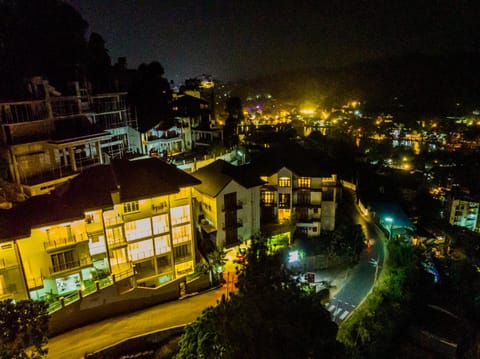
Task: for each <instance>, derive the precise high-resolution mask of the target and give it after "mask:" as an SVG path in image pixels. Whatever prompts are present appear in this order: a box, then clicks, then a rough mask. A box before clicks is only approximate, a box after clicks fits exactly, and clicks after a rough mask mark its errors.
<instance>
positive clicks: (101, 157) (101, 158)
mask: <svg viewBox="0 0 480 359" xmlns="http://www.w3.org/2000/svg"><path fill="white" fill-rule="evenodd" d="M95 146H96V147H97V156H98V158H99V159H100V164H101V165H103V153H102V146H100V141H99V142H95Z"/></svg>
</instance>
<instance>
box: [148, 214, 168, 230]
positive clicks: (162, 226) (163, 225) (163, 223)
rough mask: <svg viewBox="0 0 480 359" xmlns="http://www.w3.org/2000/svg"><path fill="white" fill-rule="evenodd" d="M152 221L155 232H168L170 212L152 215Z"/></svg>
mask: <svg viewBox="0 0 480 359" xmlns="http://www.w3.org/2000/svg"><path fill="white" fill-rule="evenodd" d="M152 221H153V234H160V233H165V232H168V227H169V226H168V214H161V215H159V216H155V217H152Z"/></svg>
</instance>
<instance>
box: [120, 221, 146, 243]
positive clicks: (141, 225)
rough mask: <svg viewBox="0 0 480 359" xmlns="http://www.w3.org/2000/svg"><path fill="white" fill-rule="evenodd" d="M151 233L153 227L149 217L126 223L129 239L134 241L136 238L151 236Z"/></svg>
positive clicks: (126, 234) (126, 232)
mask: <svg viewBox="0 0 480 359" xmlns="http://www.w3.org/2000/svg"><path fill="white" fill-rule="evenodd" d="M151 235H152V227H151V225H150V219H149V218H144V219H139V220H137V221H133V222H127V223H125V237H127V241H133V240H135V239H139V238H144V237H149V236H151Z"/></svg>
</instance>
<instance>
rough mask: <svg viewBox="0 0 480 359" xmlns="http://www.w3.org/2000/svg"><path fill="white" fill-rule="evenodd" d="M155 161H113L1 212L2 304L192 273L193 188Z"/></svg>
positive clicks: (187, 178) (191, 181)
mask: <svg viewBox="0 0 480 359" xmlns="http://www.w3.org/2000/svg"><path fill="white" fill-rule="evenodd" d="M198 184H200V181H198V180H197V179H195V178H194V177H192V176H191V175H189V174H187V173H185V172H183V171H181V170H178V169H177V168H175V167H174V166H171V165H169V164H167V163H165V162H164V161H161V160H159V159H156V158H149V159H142V160H137V161H127V160H123V159H120V160H112V161H111V163H110V164H108V165H106V164H104V165H98V166H95V167H91V168H88V169H86V170H84V171H83V172H82V173H81V174H80V175H78V176H77V177H75V178H73V179H72V180H70V181H68V182H67V183H65V184H64V185H62V186H60V187H59V188H58V189H56V190H55V191H53V192H52V193H51V194H48V195H41V196H36V197H32V198H30V199H29V200H27V201H25V202H23V203H21V204H20V205H19V206H17V207H14V208H13V209H11V210H8V211H1V212H0V225H1V226H0V259H1V262H0V298H2V299H6V298H13V299H16V300H19V299H25V298H31V299H36V300H40V299H47V298H48V296H51V295H53V296H57V297H58V296H67V295H68V294H69V293H72V292H76V291H83V290H84V289H85V288H89V287H92V285H95V284H96V285H98V282H99V281H109V282H111V283H113V282H116V281H119V280H125V279H128V280H129V285H130V286H131V287H132V288H133V287H135V286H144V287H160V286H162V285H164V284H166V283H169V282H171V281H173V280H176V279H178V278H182V277H184V276H186V275H188V274H191V273H193V271H194V263H195V238H194V231H193V229H194V218H193V213H192V193H191V192H192V188H193V186H195V185H198Z"/></svg>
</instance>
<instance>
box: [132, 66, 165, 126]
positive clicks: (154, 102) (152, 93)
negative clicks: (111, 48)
mask: <svg viewBox="0 0 480 359" xmlns="http://www.w3.org/2000/svg"><path fill="white" fill-rule="evenodd" d="M164 73H165V70H164V69H163V66H162V65H161V64H160V63H159V62H158V61H153V62H151V63H150V64H148V65H146V64H141V65H140V66H139V67H138V71H137V78H136V79H135V80H134V82H133V84H132V87H131V88H130V90H129V91H128V98H129V102H130V103H131V104H132V105H134V106H135V109H136V111H137V119H138V127H139V129H140V131H141V132H146V131H148V130H150V129H151V128H153V127H154V126H156V125H160V126H161V127H162V129H167V128H170V127H171V126H173V114H172V108H171V103H172V90H171V88H170V83H169V82H168V80H167V79H165V78H164V77H163V75H164Z"/></svg>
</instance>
